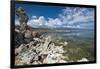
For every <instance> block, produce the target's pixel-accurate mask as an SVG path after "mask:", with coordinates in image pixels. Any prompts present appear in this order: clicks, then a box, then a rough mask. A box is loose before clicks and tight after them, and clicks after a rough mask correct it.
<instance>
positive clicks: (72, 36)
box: [44, 30, 94, 61]
mask: <svg viewBox="0 0 100 69" xmlns="http://www.w3.org/2000/svg"><path fill="white" fill-rule="evenodd" d="M44 34H45V35H48V36H51V37H52V41H54V42H56V41H57V40H59V41H63V42H68V45H67V46H66V47H65V50H67V51H68V50H69V49H72V50H73V52H76V50H77V48H80V50H79V52H77V53H74V54H73V53H72V52H70V51H69V53H70V55H69V57H70V58H71V59H70V60H78V59H81V58H87V59H88V60H90V61H93V60H94V31H93V30H79V31H73V32H45V33H44ZM75 49H76V50H75ZM66 54H67V55H66ZM66 54H65V55H66V56H68V53H66ZM77 54H78V55H77Z"/></svg>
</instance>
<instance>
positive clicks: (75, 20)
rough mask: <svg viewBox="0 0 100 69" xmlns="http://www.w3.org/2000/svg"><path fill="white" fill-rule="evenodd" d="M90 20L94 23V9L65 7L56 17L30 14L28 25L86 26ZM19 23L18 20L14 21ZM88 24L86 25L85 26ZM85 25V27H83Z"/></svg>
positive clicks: (55, 26) (48, 26)
mask: <svg viewBox="0 0 100 69" xmlns="http://www.w3.org/2000/svg"><path fill="white" fill-rule="evenodd" d="M89 22H91V23H92V24H91V25H93V23H94V11H93V10H90V9H87V8H79V7H76V8H74V7H70V8H69V7H66V8H65V9H63V12H62V13H61V14H58V18H45V17H44V16H39V17H37V16H32V17H31V19H30V20H29V21H28V25H30V26H32V27H35V28H39V27H42V28H60V27H64V28H67V27H68V28H83V27H84V28H86V27H88V26H89V24H87V23H89ZM15 23H16V24H19V22H18V21H15ZM86 25H88V26H86ZM85 26H86V27H85Z"/></svg>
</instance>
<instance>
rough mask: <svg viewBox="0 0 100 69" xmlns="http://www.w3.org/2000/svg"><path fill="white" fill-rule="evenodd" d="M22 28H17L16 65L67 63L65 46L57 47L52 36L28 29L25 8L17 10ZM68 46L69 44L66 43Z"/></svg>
mask: <svg viewBox="0 0 100 69" xmlns="http://www.w3.org/2000/svg"><path fill="white" fill-rule="evenodd" d="M16 15H17V16H18V17H19V22H20V27H19V29H17V28H15V45H16V47H15V64H16V65H31V64H48V63H65V62H66V61H64V58H65V57H64V56H63V53H64V50H63V46H56V45H55V43H54V42H52V41H51V37H50V36H44V35H43V34H42V35H41V34H39V33H38V32H35V31H31V30H30V29H28V26H27V21H28V17H27V15H26V13H25V11H24V9H23V8H21V7H20V8H17V9H16ZM65 44H67V43H65Z"/></svg>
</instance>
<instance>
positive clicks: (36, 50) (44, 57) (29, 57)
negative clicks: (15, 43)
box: [15, 36, 66, 65]
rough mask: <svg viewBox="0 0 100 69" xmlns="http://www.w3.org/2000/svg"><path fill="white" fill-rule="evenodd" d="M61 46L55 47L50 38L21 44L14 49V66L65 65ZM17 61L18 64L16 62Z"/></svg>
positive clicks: (36, 39)
mask: <svg viewBox="0 0 100 69" xmlns="http://www.w3.org/2000/svg"><path fill="white" fill-rule="evenodd" d="M63 53H64V50H63V47H62V46H56V45H55V44H54V43H53V42H51V38H50V37H49V36H48V37H43V38H35V40H34V41H31V42H30V43H28V44H21V45H20V46H19V47H18V48H16V49H15V55H16V58H15V59H16V61H15V63H16V65H19V64H21V65H24V64H27V65H30V64H47V63H65V62H66V61H64V60H63V59H64V58H65V57H64V56H63ZM18 61H19V62H18Z"/></svg>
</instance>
